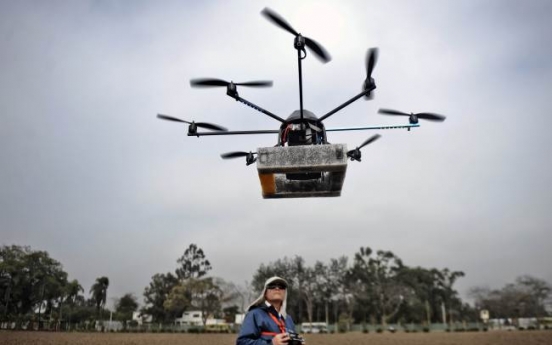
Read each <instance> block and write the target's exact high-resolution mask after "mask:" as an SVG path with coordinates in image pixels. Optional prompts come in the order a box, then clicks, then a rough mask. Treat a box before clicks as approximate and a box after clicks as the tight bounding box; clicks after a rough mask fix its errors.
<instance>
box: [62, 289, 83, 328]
mask: <svg viewBox="0 0 552 345" xmlns="http://www.w3.org/2000/svg"><path fill="white" fill-rule="evenodd" d="M80 292H84V289H83V288H82V286H81V285H80V284H79V281H78V280H76V279H73V280H72V281H71V282H69V283H68V284H67V285H66V286H65V301H66V302H68V303H69V320H68V323H67V325H68V326H69V328H70V327H71V321H72V320H71V319H72V317H73V308H74V307H75V303H76V300H77V296H78V295H79V293H80ZM60 310H61V306H60Z"/></svg>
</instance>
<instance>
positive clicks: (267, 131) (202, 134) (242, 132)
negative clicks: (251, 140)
mask: <svg viewBox="0 0 552 345" xmlns="http://www.w3.org/2000/svg"><path fill="white" fill-rule="evenodd" d="M278 133H280V131H278V130H273V129H268V130H264V129H263V130H256V131H226V132H195V133H188V136H189V137H202V136H206V135H244V134H278Z"/></svg>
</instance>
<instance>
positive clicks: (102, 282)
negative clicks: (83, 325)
mask: <svg viewBox="0 0 552 345" xmlns="http://www.w3.org/2000/svg"><path fill="white" fill-rule="evenodd" d="M108 287H109V278H107V277H100V278H96V282H95V283H94V284H93V285H92V287H91V288H90V294H92V299H93V300H94V302H95V303H96V310H97V312H98V316H99V315H100V310H101V309H102V308H103V307H104V306H105V302H106V301H107V288H108Z"/></svg>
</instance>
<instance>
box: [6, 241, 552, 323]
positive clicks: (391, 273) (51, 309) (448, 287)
mask: <svg viewBox="0 0 552 345" xmlns="http://www.w3.org/2000/svg"><path fill="white" fill-rule="evenodd" d="M176 262H177V265H178V266H177V268H176V270H174V272H170V271H169V272H166V273H156V274H154V275H153V276H152V278H151V281H150V283H149V285H148V286H146V287H145V289H144V293H143V297H144V303H143V306H142V308H140V312H141V313H142V314H143V315H149V316H151V318H152V321H153V322H154V323H159V324H172V323H174V320H175V319H176V318H178V317H180V316H182V313H183V312H184V311H187V310H200V311H202V315H203V322H204V323H205V322H206V318H207V316H214V317H216V318H224V319H226V320H227V321H228V322H233V321H234V316H235V315H236V314H237V313H243V312H245V311H246V310H245V309H246V308H247V305H248V303H249V302H251V301H252V300H253V299H254V298H255V297H256V296H257V295H258V293H259V292H260V291H261V290H262V288H263V284H264V282H265V280H266V279H267V278H269V277H271V276H274V275H278V276H281V277H284V278H285V279H286V280H288V282H289V283H290V286H289V289H288V312H289V313H290V314H291V315H292V316H293V317H294V319H295V320H296V322H297V323H301V322H315V321H326V322H328V323H339V324H340V326H344V327H347V326H349V325H351V324H353V323H370V324H381V325H382V326H385V325H386V324H388V323H397V322H400V323H403V324H405V323H417V324H430V323H435V322H443V323H449V324H452V323H454V322H457V321H477V320H478V319H479V310H481V309H487V310H489V312H490V314H491V317H523V316H535V317H539V316H545V315H547V312H546V308H545V303H546V301H547V300H548V299H549V298H550V294H551V287H550V285H549V284H548V283H547V282H545V281H543V280H540V279H538V278H534V277H530V276H523V277H520V278H518V280H516V282H515V283H512V284H508V285H507V286H505V287H504V288H502V289H497V290H491V289H488V288H485V287H474V288H472V289H471V290H470V296H471V297H472V298H473V299H474V300H475V304H474V305H473V306H472V305H469V304H468V303H465V302H463V301H462V299H461V298H460V296H459V294H458V291H456V289H455V288H454V285H455V283H456V282H457V280H458V279H460V278H462V277H464V275H465V274H464V272H462V271H455V270H450V269H448V268H443V269H437V268H424V267H411V266H408V265H406V264H404V263H403V261H402V260H401V259H400V258H399V257H398V256H397V255H395V254H394V253H392V252H390V251H383V250H378V251H373V250H372V249H371V248H369V247H361V248H360V249H359V251H358V252H356V253H355V254H354V255H353V257H352V259H350V258H348V257H346V256H342V257H339V258H333V259H330V260H329V262H322V261H316V262H315V264H314V265H307V264H306V263H305V260H304V259H303V258H302V257H301V256H295V257H293V258H288V257H284V258H280V259H277V260H275V261H273V262H268V263H262V264H260V265H259V267H258V269H257V270H256V272H255V273H254V275H253V277H252V281H251V283H244V284H235V283H233V282H228V281H225V280H223V279H220V278H217V277H211V276H209V271H210V270H211V269H212V266H211V264H210V262H209V260H208V259H207V257H206V255H205V253H204V252H203V250H202V249H201V248H199V247H198V246H197V245H195V244H190V245H189V247H188V248H187V249H186V250H185V251H184V253H183V255H182V256H181V257H180V258H178V259H177V260H176ZM108 288H109V278H108V277H98V278H97V279H96V281H95V282H94V284H93V285H92V286H91V287H90V290H89V291H88V293H87V294H85V290H84V288H83V287H82V286H81V285H80V284H79V282H78V281H77V280H75V279H73V280H69V279H68V274H67V273H66V272H65V271H64V270H63V267H62V265H61V263H59V262H58V261H56V260H55V259H53V258H51V257H50V256H49V254H48V253H47V252H45V251H33V250H31V248H30V247H24V246H16V245H12V246H3V247H1V248H0V298H1V297H2V296H3V297H4V298H3V303H2V304H1V306H0V318H1V320H2V321H9V322H15V323H16V325H17V326H18V327H21V326H22V325H23V324H25V323H29V322H31V323H32V324H36V325H38V327H39V328H41V327H44V325H45V322H47V327H49V328H52V327H55V328H59V329H74V328H87V327H92V326H93V325H94V324H95V321H101V320H107V319H113V320H119V321H122V322H123V323H124V325H127V324H129V321H130V320H131V319H132V313H133V312H134V311H137V310H138V308H139V305H138V300H137V298H136V297H135V296H134V295H133V294H131V293H127V294H125V295H124V296H122V297H120V298H118V299H117V300H116V302H115V305H114V310H112V311H111V310H108V309H107V308H106V301H107V291H108ZM87 296H88V297H87ZM41 325H42V326H41ZM35 328H36V327H35Z"/></svg>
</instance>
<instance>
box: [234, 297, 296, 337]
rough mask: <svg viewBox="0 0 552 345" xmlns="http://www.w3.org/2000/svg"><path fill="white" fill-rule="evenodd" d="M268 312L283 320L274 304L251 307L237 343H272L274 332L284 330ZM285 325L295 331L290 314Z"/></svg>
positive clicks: (287, 328)
mask: <svg viewBox="0 0 552 345" xmlns="http://www.w3.org/2000/svg"><path fill="white" fill-rule="evenodd" d="M268 313H271V314H272V315H273V316H274V317H276V318H277V319H279V320H282V318H281V317H279V316H278V312H277V311H276V309H274V307H272V306H270V307H269V306H266V305H260V306H258V307H256V308H254V309H250V310H249V311H248V312H247V314H245V318H244V319H243V324H242V326H241V329H240V334H239V335H238V339H237V340H236V345H267V344H272V338H273V337H274V334H278V333H282V332H281V330H280V327H279V326H278V324H277V323H276V321H274V320H273V319H272V317H271V316H270V315H269V314H268ZM285 327H286V331H287V330H289V331H292V332H295V324H294V323H293V320H292V319H291V316H289V315H287V317H286V318H285Z"/></svg>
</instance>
